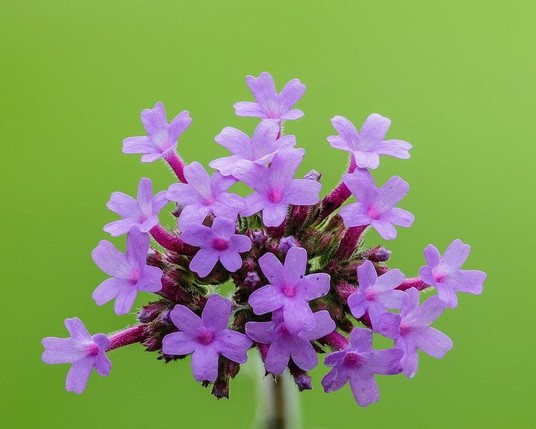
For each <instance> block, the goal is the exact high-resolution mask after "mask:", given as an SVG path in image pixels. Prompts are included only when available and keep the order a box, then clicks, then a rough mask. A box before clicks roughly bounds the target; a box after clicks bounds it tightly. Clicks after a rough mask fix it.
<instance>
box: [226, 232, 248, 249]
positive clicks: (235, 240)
mask: <svg viewBox="0 0 536 429" xmlns="http://www.w3.org/2000/svg"><path fill="white" fill-rule="evenodd" d="M231 246H232V248H233V249H234V250H235V251H236V252H239V253H242V252H247V251H249V250H250V249H251V239H250V238H249V237H248V236H247V235H238V234H235V235H233V236H231Z"/></svg>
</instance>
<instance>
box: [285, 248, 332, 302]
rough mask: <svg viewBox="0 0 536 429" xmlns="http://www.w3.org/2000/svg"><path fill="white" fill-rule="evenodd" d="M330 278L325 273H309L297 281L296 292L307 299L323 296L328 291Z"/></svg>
mask: <svg viewBox="0 0 536 429" xmlns="http://www.w3.org/2000/svg"><path fill="white" fill-rule="evenodd" d="M291 249H295V248H294V247H292V248H291ZM330 280H331V277H330V276H329V274H326V273H318V274H309V275H307V276H305V277H304V278H303V279H301V280H300V281H299V283H298V286H297V287H298V293H299V295H300V297H302V298H304V299H306V300H307V301H311V300H313V299H316V298H319V297H321V296H324V295H326V294H327V293H328V292H329V287H330Z"/></svg>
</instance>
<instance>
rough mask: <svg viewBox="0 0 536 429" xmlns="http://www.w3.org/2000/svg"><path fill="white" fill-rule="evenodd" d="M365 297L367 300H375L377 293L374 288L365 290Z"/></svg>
mask: <svg viewBox="0 0 536 429" xmlns="http://www.w3.org/2000/svg"><path fill="white" fill-rule="evenodd" d="M365 298H367V301H374V300H375V299H376V293H375V292H374V291H373V290H372V289H367V290H366V291H365Z"/></svg>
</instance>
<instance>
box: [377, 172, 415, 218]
mask: <svg viewBox="0 0 536 429" xmlns="http://www.w3.org/2000/svg"><path fill="white" fill-rule="evenodd" d="M408 191H409V185H408V183H407V182H405V181H404V180H402V178H401V177H399V176H394V177H391V178H390V179H389V180H388V181H387V182H386V183H385V185H383V186H382V187H381V188H380V189H379V190H378V195H377V196H376V199H375V201H374V208H375V209H376V211H377V212H379V213H383V212H386V211H387V210H389V209H391V208H393V207H394V206H396V204H397V203H398V202H399V201H400V200H401V199H402V198H404V196H405V195H406V194H407V193H408Z"/></svg>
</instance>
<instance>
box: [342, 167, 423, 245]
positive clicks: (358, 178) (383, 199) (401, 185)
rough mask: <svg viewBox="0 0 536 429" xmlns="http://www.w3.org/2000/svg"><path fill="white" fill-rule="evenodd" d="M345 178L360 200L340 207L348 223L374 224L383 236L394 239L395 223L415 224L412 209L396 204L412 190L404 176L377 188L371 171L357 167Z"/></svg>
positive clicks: (348, 225)
mask: <svg viewBox="0 0 536 429" xmlns="http://www.w3.org/2000/svg"><path fill="white" fill-rule="evenodd" d="M343 181H344V184H345V185H346V186H347V187H348V189H350V191H351V192H352V194H353V195H355V197H356V198H357V203H353V204H349V205H347V206H346V207H343V208H342V209H341V211H340V215H341V217H342V218H343V220H344V224H345V225H346V226H347V227H353V226H362V225H370V226H372V227H373V228H374V229H375V230H376V231H378V234H380V235H381V237H382V238H384V239H386V240H392V239H393V238H395V237H396V235H397V234H396V229H395V227H394V225H398V226H403V227H409V226H411V225H412V224H413V221H414V220H415V217H414V216H413V215H412V214H411V213H410V212H408V211H406V210H404V209H401V208H398V207H395V205H396V204H397V203H398V202H399V201H400V200H401V199H402V198H404V196H405V195H406V194H407V193H408V190H409V185H408V184H407V183H406V182H404V181H403V180H402V179H401V178H400V177H398V176H395V177H391V178H390V179H389V180H388V181H387V182H386V183H385V185H383V186H382V187H381V188H377V187H376V185H375V183H374V180H373V179H372V176H371V175H370V174H369V173H368V172H366V171H360V170H356V171H355V172H354V173H352V174H345V175H344V178H343Z"/></svg>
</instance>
